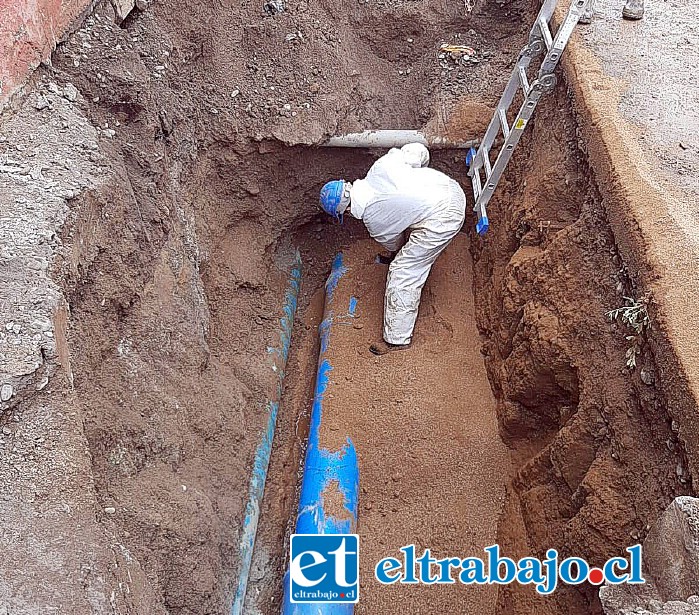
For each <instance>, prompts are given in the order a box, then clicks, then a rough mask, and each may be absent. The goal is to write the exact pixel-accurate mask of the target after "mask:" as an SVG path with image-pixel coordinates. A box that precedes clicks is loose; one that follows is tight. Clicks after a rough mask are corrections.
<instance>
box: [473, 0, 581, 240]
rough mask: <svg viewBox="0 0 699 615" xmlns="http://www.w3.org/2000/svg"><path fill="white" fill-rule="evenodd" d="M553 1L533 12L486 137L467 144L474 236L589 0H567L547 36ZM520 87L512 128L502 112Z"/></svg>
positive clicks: (551, 85) (484, 221) (481, 227)
mask: <svg viewBox="0 0 699 615" xmlns="http://www.w3.org/2000/svg"><path fill="white" fill-rule="evenodd" d="M556 3H557V0H544V3H543V4H542V6H541V10H540V11H539V14H538V15H537V18H536V23H535V24H534V26H533V27H532V29H531V32H530V33H529V42H528V43H527V45H526V46H525V47H524V49H522V51H521V52H520V54H519V59H518V60H517V65H516V66H515V67H514V70H513V71H512V75H511V76H510V80H509V81H508V82H507V85H506V86H505V91H504V92H503V94H502V97H501V98H500V102H498V106H497V109H496V110H495V113H494V114H493V119H491V120H490V124H489V125H488V129H487V130H486V132H485V136H484V137H483V139H482V140H481V143H480V147H479V148H478V151H476V150H475V149H474V148H471V149H470V150H469V153H468V155H467V157H466V165H467V166H468V169H469V170H468V175H469V177H470V178H471V184H472V187H473V198H474V201H475V204H474V206H473V210H474V211H475V212H476V215H477V223H476V231H477V232H478V234H479V235H483V234H484V233H485V232H486V231H487V230H488V226H489V224H488V213H487V211H486V205H488V202H489V201H490V197H491V196H493V192H494V191H495V188H496V187H497V185H498V182H499V181H500V177H502V173H503V171H504V170H505V167H506V166H507V163H508V162H509V161H510V158H511V157H512V152H513V151H514V149H515V146H516V145H517V143H519V140H520V138H521V136H522V132H523V131H524V129H525V128H526V126H527V122H529V119H530V118H531V116H532V114H533V113H534V109H536V105H537V104H538V102H539V99H540V98H541V96H542V94H544V93H547V92H550V91H551V90H553V88H554V87H555V86H556V75H555V74H554V70H555V69H556V66H557V65H558V62H559V60H560V59H561V54H562V53H563V50H564V49H565V48H566V45H567V44H568V40H569V39H570V37H571V35H572V34H573V29H574V28H575V26H576V25H577V23H578V20H579V19H580V17H582V15H583V13H584V12H585V9H586V8H587V3H588V0H572V3H571V5H570V9H569V10H568V15H567V16H566V18H565V20H564V21H563V23H562V24H561V27H560V28H559V29H558V32H556V34H555V36H554V35H552V34H551V30H550V27H549V24H550V23H551V17H552V15H553V13H554V11H555V10H556ZM544 51H545V52H546V55H545V56H544V58H543V60H542V61H541V66H540V68H539V72H538V74H537V76H536V78H535V79H534V81H532V82H531V83H530V81H529V78H528V76H527V68H528V67H529V64H530V63H531V61H532V60H533V59H534V58H535V57H537V56H538V55H540V54H541V53H542V52H544ZM520 89H521V90H522V94H523V98H524V102H523V103H522V106H521V107H520V109H519V112H518V113H517V117H516V118H515V120H514V122H513V124H512V126H510V125H509V124H508V122H507V114H508V111H509V109H510V106H511V105H512V102H513V101H514V99H515V96H516V95H517V92H518V91H519V90H520ZM500 132H502V135H503V138H504V142H503V144H502V147H501V148H500V151H499V153H498V156H497V158H496V160H495V164H492V165H491V162H490V153H491V150H492V147H493V144H494V143H495V140H496V139H497V138H498V136H499V135H500ZM481 172H483V173H484V176H485V177H484V179H485V181H483V179H481Z"/></svg>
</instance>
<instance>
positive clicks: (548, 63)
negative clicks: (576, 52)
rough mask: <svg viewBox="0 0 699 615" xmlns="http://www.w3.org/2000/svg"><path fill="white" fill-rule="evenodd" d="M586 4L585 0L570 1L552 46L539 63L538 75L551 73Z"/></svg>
mask: <svg viewBox="0 0 699 615" xmlns="http://www.w3.org/2000/svg"><path fill="white" fill-rule="evenodd" d="M586 6H587V0H573V1H572V2H571V5H570V8H569V9H568V14H567V15H566V17H565V19H564V20H563V23H562V24H561V27H560V28H558V32H556V35H555V37H554V39H553V47H551V49H550V50H549V51H548V52H547V54H546V56H545V57H544V60H543V61H542V63H541V68H540V69H539V77H541V76H542V75H545V74H547V73H552V72H553V71H554V70H556V66H558V62H559V61H560V59H561V55H563V51H564V49H565V48H566V45H567V44H568V41H569V40H570V37H571V36H572V35H573V31H574V30H575V26H576V25H578V21H579V20H580V18H581V17H582V15H583V13H584V12H585V7H586Z"/></svg>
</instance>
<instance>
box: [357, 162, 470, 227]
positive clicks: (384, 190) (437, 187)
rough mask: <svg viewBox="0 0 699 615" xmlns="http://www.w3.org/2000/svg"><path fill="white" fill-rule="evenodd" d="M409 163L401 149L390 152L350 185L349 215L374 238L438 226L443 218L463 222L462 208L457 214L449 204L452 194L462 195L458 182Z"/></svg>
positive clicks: (435, 171)
mask: <svg viewBox="0 0 699 615" xmlns="http://www.w3.org/2000/svg"><path fill="white" fill-rule="evenodd" d="M411 162H413V161H411V160H410V158H409V157H406V156H405V154H404V153H403V152H402V151H401V150H398V149H392V150H391V151H389V152H388V154H386V155H385V156H382V157H381V158H379V159H378V160H377V161H376V162H375V163H374V165H373V166H372V167H371V169H370V170H369V173H367V176H366V179H360V180H357V181H355V182H354V184H353V185H352V204H351V207H352V215H353V216H354V217H356V218H361V219H363V220H364V222H365V224H366V226H367V229H368V230H369V233H370V234H371V236H372V237H374V238H376V239H379V237H381V236H390V237H393V236H395V235H397V234H399V233H402V232H403V231H405V230H406V229H408V228H420V227H422V226H429V225H430V224H437V225H439V224H440V222H441V221H442V220H443V218H444V217H445V216H446V217H448V218H449V219H450V220H456V219H458V218H460V222H459V223H461V222H463V216H464V211H463V206H462V207H461V211H460V212H458V211H453V209H454V207H453V205H452V203H453V201H454V199H453V198H452V197H453V194H454V193H455V192H456V193H460V194H461V196H463V191H462V190H461V188H460V187H459V185H458V183H457V182H455V181H454V180H453V179H451V178H450V177H449V176H448V175H445V174H444V173H441V172H440V171H437V170H436V169H430V168H428V167H424V168H420V167H419V166H417V168H416V167H415V166H412V165H411ZM413 164H415V162H413ZM417 164H419V163H417ZM459 200H461V199H459ZM462 202H465V201H462Z"/></svg>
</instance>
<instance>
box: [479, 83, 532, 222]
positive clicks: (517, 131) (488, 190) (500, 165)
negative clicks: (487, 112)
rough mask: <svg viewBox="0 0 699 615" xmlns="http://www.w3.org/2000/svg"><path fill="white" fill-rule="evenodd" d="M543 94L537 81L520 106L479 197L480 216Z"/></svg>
mask: <svg viewBox="0 0 699 615" xmlns="http://www.w3.org/2000/svg"><path fill="white" fill-rule="evenodd" d="M542 94H543V88H542V87H541V86H540V85H539V84H536V83H535V84H534V86H533V87H532V90H531V94H530V96H529V97H527V100H525V102H524V104H523V105H522V107H521V108H520V110H519V113H518V114H517V119H516V120H515V122H514V124H512V130H511V133H510V137H509V138H508V139H507V140H506V141H505V143H504V144H503V146H502V148H501V149H500V152H499V154H498V157H497V159H496V160H495V164H494V165H493V172H492V174H491V175H490V177H487V178H486V182H485V185H483V186H482V188H481V190H480V194H479V197H478V199H477V201H476V204H475V206H474V210H475V211H476V212H477V213H478V215H479V217H481V216H482V215H484V213H485V207H486V205H487V204H488V202H489V201H490V197H492V196H493V193H494V192H495V188H496V187H497V185H498V182H499V181H500V178H501V176H502V174H503V172H504V171H505V167H507V163H508V162H509V161H510V158H511V157H512V153H513V152H514V149H515V147H516V146H517V143H519V140H520V138H521V137H522V133H523V132H524V130H525V128H526V127H527V124H528V122H529V120H530V118H531V117H532V115H533V113H534V110H535V109H536V106H537V104H538V102H539V99H540V98H541V95H542ZM479 183H480V182H479Z"/></svg>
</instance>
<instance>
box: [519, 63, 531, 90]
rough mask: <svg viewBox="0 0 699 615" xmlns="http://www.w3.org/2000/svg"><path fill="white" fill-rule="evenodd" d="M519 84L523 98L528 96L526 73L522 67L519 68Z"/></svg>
mask: <svg viewBox="0 0 699 615" xmlns="http://www.w3.org/2000/svg"><path fill="white" fill-rule="evenodd" d="M519 84H520V85H521V86H522V89H523V90H524V96H525V97H526V96H527V95H528V94H529V79H527V71H526V70H524V66H520V67H519Z"/></svg>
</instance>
